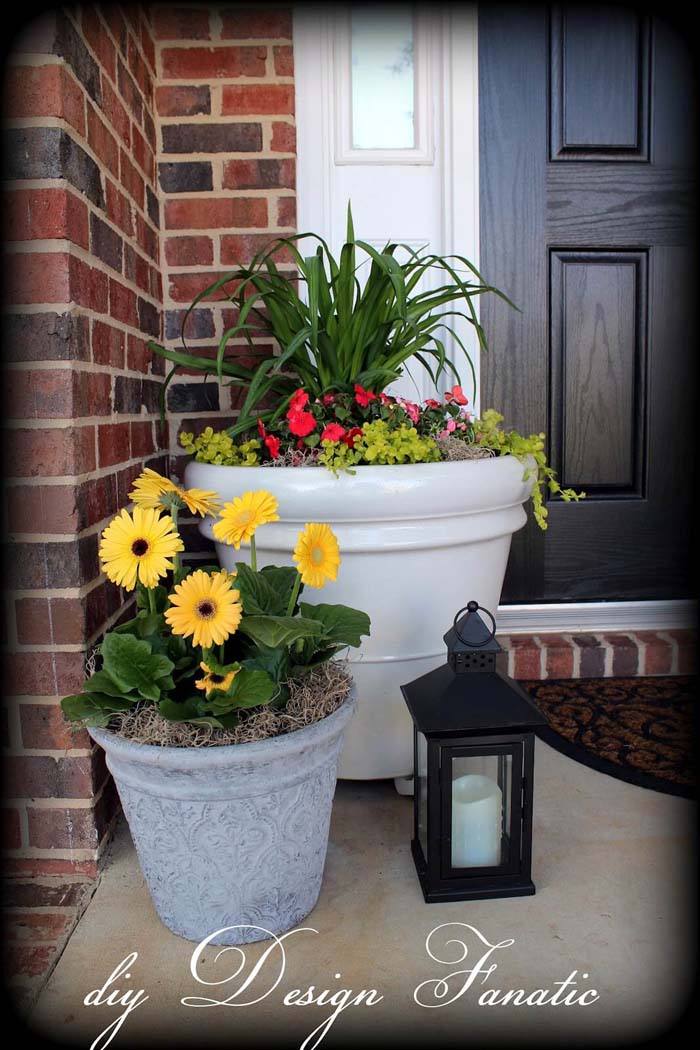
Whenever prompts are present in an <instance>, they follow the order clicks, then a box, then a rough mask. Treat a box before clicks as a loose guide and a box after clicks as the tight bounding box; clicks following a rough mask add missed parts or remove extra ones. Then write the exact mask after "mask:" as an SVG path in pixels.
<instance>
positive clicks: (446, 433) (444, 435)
mask: <svg viewBox="0 0 700 1050" xmlns="http://www.w3.org/2000/svg"><path fill="white" fill-rule="evenodd" d="M449 436H450V432H449V430H441V431H440V433H439V434H438V437H439V438H443V440H444V439H445V438H447V437H449Z"/></svg>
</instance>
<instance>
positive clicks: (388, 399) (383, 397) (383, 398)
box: [379, 394, 394, 405]
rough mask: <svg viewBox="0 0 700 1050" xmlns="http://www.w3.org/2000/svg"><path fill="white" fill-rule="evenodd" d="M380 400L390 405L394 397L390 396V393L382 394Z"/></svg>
mask: <svg viewBox="0 0 700 1050" xmlns="http://www.w3.org/2000/svg"><path fill="white" fill-rule="evenodd" d="M379 400H380V401H381V403H382V404H383V405H390V404H391V403H392V401H393V400H394V399H393V397H389V396H388V394H380V395H379Z"/></svg>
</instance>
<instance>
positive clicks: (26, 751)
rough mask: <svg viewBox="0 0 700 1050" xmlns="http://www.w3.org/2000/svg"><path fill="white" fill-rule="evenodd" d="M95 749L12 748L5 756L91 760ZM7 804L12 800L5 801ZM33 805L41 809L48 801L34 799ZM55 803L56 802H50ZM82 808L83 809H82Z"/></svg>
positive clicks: (57, 759)
mask: <svg viewBox="0 0 700 1050" xmlns="http://www.w3.org/2000/svg"><path fill="white" fill-rule="evenodd" d="M94 753H95V749H94V748H85V747H66V748H58V747H24V746H22V747H12V748H8V749H7V750H6V751H5V752H4V754H6V755H7V756H8V757H11V758H53V759H55V760H56V761H57V762H58V761H59V759H61V758H90V757H91V756H92V755H94ZM4 801H5V803H6V804H7V803H8V802H9V801H10V800H9V799H5V800H4ZM31 801H32V805H36V806H39V807H41V805H42V804H43V803H45V802H46V801H47V799H45V798H36V797H32V800H31ZM49 801H54V800H49ZM80 801H82V802H87V800H86V799H81V800H80ZM81 808H82V807H81Z"/></svg>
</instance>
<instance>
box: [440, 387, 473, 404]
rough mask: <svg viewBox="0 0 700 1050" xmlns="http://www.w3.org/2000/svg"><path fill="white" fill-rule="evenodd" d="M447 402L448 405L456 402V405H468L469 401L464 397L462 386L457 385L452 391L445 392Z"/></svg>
mask: <svg viewBox="0 0 700 1050" xmlns="http://www.w3.org/2000/svg"><path fill="white" fill-rule="evenodd" d="M445 401H446V402H447V404H448V405H449V404H451V403H452V402H454V403H455V405H466V404H467V402H468V399H467V398H466V397H465V396H464V393H463V391H462V388H461V386H459V385H458V384H455V385H454V386H453V387H452V389H451V390H447V391H446V392H445Z"/></svg>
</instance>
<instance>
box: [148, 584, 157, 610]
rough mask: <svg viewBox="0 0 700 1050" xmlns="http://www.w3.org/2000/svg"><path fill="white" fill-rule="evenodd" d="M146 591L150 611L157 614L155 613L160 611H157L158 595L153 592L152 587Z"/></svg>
mask: <svg viewBox="0 0 700 1050" xmlns="http://www.w3.org/2000/svg"><path fill="white" fill-rule="evenodd" d="M146 590H147V592H148V608H149V611H150V612H151V613H155V612H157V611H158V610H157V609H156V595H155V591H154V590H153V588H152V587H147V588H146Z"/></svg>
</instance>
